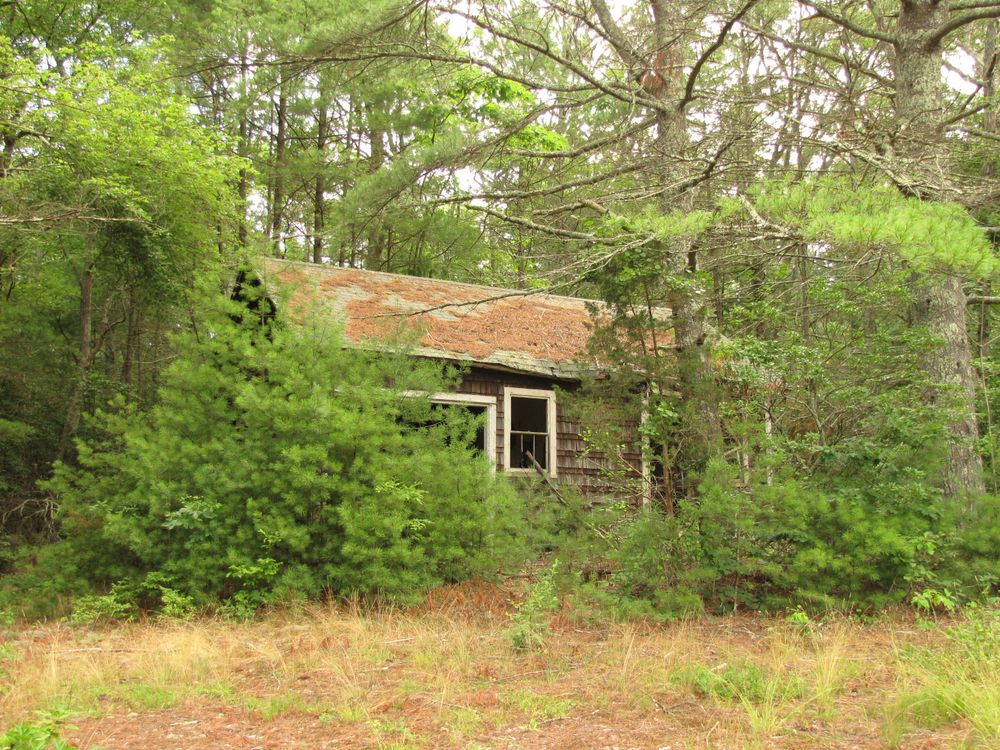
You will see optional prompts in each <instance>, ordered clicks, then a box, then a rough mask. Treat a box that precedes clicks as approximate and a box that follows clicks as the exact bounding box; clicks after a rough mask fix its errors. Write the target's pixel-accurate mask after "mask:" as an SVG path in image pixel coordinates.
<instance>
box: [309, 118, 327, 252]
mask: <svg viewBox="0 0 1000 750" xmlns="http://www.w3.org/2000/svg"><path fill="white" fill-rule="evenodd" d="M326 138H327V122H326V104H325V103H323V102H321V103H320V105H319V113H318V115H317V117H316V149H317V150H318V151H319V163H318V164H317V166H316V185H315V188H314V190H313V251H312V259H313V263H322V262H323V220H324V218H325V217H324V213H325V211H326Z"/></svg>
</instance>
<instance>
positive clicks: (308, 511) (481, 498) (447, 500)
mask: <svg viewBox="0 0 1000 750" xmlns="http://www.w3.org/2000/svg"><path fill="white" fill-rule="evenodd" d="M177 344H178V349H179V352H180V356H179V358H178V359H177V361H176V362H175V363H174V364H173V365H172V366H171V367H170V368H169V369H168V370H167V371H166V372H165V373H164V377H163V383H162V387H161V389H160V393H159V401H158V403H157V404H156V406H155V407H153V408H152V409H151V410H150V411H149V412H146V413H140V412H138V411H136V410H135V409H134V408H132V407H131V406H129V405H126V404H124V403H122V402H117V403H114V404H113V405H112V407H111V408H110V409H108V410H106V411H104V412H102V413H99V414H98V415H97V417H96V418H95V426H94V429H96V428H97V427H99V428H100V431H101V433H102V435H103V437H102V438H101V439H100V440H90V441H88V442H85V443H81V444H80V445H79V466H75V467H73V466H68V465H60V466H58V467H57V469H56V472H55V476H54V478H53V479H52V480H51V481H50V482H49V483H48V485H47V488H48V489H49V490H50V491H51V492H52V493H54V495H55V497H56V498H57V502H58V505H59V514H58V518H59V521H60V523H61V528H62V534H63V540H62V541H61V542H59V543H57V544H56V545H54V546H51V547H49V548H45V549H43V550H41V551H39V552H38V553H37V554H36V556H35V564H36V567H35V568H34V569H33V570H31V569H29V570H27V571H26V572H25V573H24V574H23V575H22V576H21V577H20V578H17V577H15V579H14V581H13V583H12V584H10V585H9V586H8V588H9V589H11V592H15V591H16V587H18V586H21V587H24V586H29V587H30V586H32V585H34V586H36V592H35V593H36V598H37V593H38V590H41V591H42V592H43V593H47V594H48V595H49V596H50V597H51V596H53V595H54V594H56V593H57V592H61V591H70V592H81V591H89V590H92V589H94V588H96V589H97V590H102V589H103V590H108V589H109V588H110V587H111V586H112V585H115V591H116V592H124V591H126V590H131V591H132V597H131V601H132V602H138V603H140V604H141V603H143V602H147V603H148V602H150V601H152V603H153V604H159V605H163V606H166V607H167V608H169V609H171V610H176V609H177V608H178V607H180V610H183V611H189V610H190V609H191V608H192V607H193V606H195V605H197V604H203V603H211V602H228V606H229V607H230V608H233V609H235V610H237V611H238V612H240V613H243V614H246V613H248V612H252V611H253V610H255V609H256V608H257V607H259V606H260V605H261V604H264V603H266V602H268V601H270V600H272V599H273V598H275V597H285V596H309V597H316V596H319V595H321V594H323V593H324V592H333V593H336V594H346V593H360V594H363V595H384V596H388V597H391V598H394V599H397V600H403V601H410V600H414V599H416V598H418V597H419V596H420V595H421V593H422V592H423V591H425V590H426V589H428V588H429V587H431V586H434V585H437V584H440V583H442V582H444V581H451V580H457V579H461V578H465V577H467V576H471V575H476V574H483V573H487V572H489V571H490V570H492V569H495V567H496V566H497V565H498V564H499V561H500V560H502V559H506V556H507V555H516V554H517V534H516V533H515V532H516V527H517V525H518V524H519V519H520V518H521V515H522V514H521V512H520V510H519V506H518V503H519V499H518V496H517V495H516V493H515V492H513V491H512V490H511V489H510V488H509V487H507V486H506V485H504V484H503V483H500V482H496V481H494V479H493V478H492V477H491V475H490V470H489V467H488V463H487V461H486V460H485V459H484V458H483V457H482V456H480V455H478V454H476V453H475V452H474V450H473V449H472V448H471V447H469V446H470V443H471V435H472V434H473V433H472V431H473V430H474V429H475V424H474V420H473V419H472V418H471V417H470V416H469V415H468V414H467V413H464V412H463V411H461V410H456V409H453V410H447V411H446V412H445V413H442V412H438V411H432V409H431V404H430V402H429V400H428V399H427V398H424V397H416V396H414V395H413V394H414V393H416V392H422V393H433V392H436V391H440V390H443V389H446V388H447V387H448V385H449V383H448V382H447V380H448V377H449V375H448V373H445V372H443V371H442V369H441V367H439V366H435V365H432V364H420V363H418V362H417V361H416V360H415V359H414V358H412V357H409V356H406V355H405V352H400V353H397V354H393V353H384V354H378V355H376V354H370V353H368V354H366V353H363V352H359V351H352V350H347V349H345V348H344V347H343V345H342V341H341V339H340V337H339V336H338V335H336V334H335V333H333V332H330V331H327V330H322V329H319V328H311V327H308V326H305V327H301V328H297V329H296V330H294V331H293V330H286V329H282V328H279V327H275V328H274V330H273V331H271V333H270V334H269V335H267V336H265V335H263V333H262V332H261V331H260V330H254V329H253V328H250V327H245V326H240V325H236V324H233V323H232V322H230V321H229V320H228V319H227V318H224V317H221V316H220V318H219V319H218V320H216V321H215V322H214V323H213V324H212V326H211V327H210V328H208V327H203V328H202V330H200V331H199V332H198V333H197V334H191V335H185V336H181V337H180V339H179V341H178V342H177ZM404 392H405V393H404ZM167 591H169V592H170V593H169V595H167V594H165V593H164V592H167ZM151 592H152V593H151ZM8 598H9V599H12V597H11V596H10V594H9V595H8ZM12 600H14V599H12ZM157 600H159V601H158V602H157ZM88 601H97V600H88ZM18 603H20V602H19V601H18Z"/></svg>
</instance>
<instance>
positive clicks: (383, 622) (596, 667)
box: [0, 607, 1000, 750]
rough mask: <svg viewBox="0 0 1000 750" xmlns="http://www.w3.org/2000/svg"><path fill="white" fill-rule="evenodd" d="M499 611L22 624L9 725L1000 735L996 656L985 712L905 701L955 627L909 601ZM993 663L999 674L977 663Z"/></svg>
mask: <svg viewBox="0 0 1000 750" xmlns="http://www.w3.org/2000/svg"><path fill="white" fill-rule="evenodd" d="M506 624H507V623H506V619H505V618H504V617H503V616H500V615H479V614H473V613H471V612H470V610H468V609H465V610H462V609H458V608H447V609H446V611H443V612H442V611H423V612H367V613H366V612H361V611H359V610H357V609H351V608H338V607H317V608H313V609H307V610H305V611H300V612H297V613H295V614H294V615H293V614H290V613H286V614H284V615H281V614H278V615H273V616H271V617H269V618H267V619H264V620H263V621H260V622H256V623H249V624H240V623H233V622H227V621H221V620H202V621H198V622H194V623H171V622H148V623H139V624H126V625H121V626H117V627H110V628H105V629H97V630H93V629H81V628H71V627H69V626H66V625H64V624H51V625H46V626H43V627H37V628H33V629H26V630H20V631H16V632H13V633H10V634H8V635H9V636H11V637H9V638H8V639H7V644H8V646H7V648H6V653H7V658H6V660H5V661H0V675H2V674H3V672H4V670H5V671H6V679H5V681H6V686H5V687H0V727H2V726H9V725H11V724H13V723H15V722H18V721H21V720H25V719H30V718H31V717H32V716H34V715H36V712H38V711H53V710H59V711H64V712H68V713H69V714H71V715H73V716H74V717H75V718H74V722H75V723H76V724H78V725H79V726H80V730H79V731H78V732H77V733H76V734H75V735H73V736H74V737H75V739H76V741H78V742H79V743H80V744H81V746H88V744H90V743H96V744H99V745H101V746H102V747H104V748H106V749H107V750H112V749H113V748H116V747H141V746H142V745H141V741H142V740H141V736H140V739H138V740H136V739H134V738H135V737H137V736H139V735H137V734H136V732H138V731H139V730H138V729H136V728H135V727H133V726H132V724H130V723H129V722H134V721H136V720H137V718H136V717H138V719H141V720H142V727H148V728H149V729H148V731H149V732H150V733H152V734H150V735H149V737H147V741H152V739H150V738H154V737H155V738H156V742H155V744H156V746H159V747H178V748H179V747H185V746H188V747H190V746H197V745H199V742H200V745H201V746H205V747H210V746H218V747H224V746H226V744H225V743H224V742H223V740H222V739H219V738H222V737H223V736H224V735H225V732H227V731H230V729H231V728H232V727H236V729H232V731H237V730H239V731H245V732H246V733H247V736H254V737H260V738H262V739H260V740H259V741H257V740H255V742H257V744H258V745H259V746H260V747H298V746H302V747H323V746H325V745H324V744H323V743H324V742H328V743H333V742H334V740H336V742H340V743H341V746H349V747H358V748H367V747H370V748H396V749H397V750H402V749H403V748H431V747H433V748H438V747H441V748H444V747H455V748H486V747H489V748H501V747H503V748H506V747H511V748H513V747H566V748H570V747H573V748H605V747H607V748H610V747H615V746H618V747H637V748H645V747H650V748H661V747H668V746H669V747H671V748H682V747H687V748H740V747H810V748H813V747H830V748H836V747H847V746H857V747H881V746H886V745H887V744H892V745H893V746H896V747H909V746H911V745H909V744H907V743H908V742H909V741H910V738H913V737H919V738H920V741H921V742H922V743H924V744H923V745H921V746H926V747H934V746H939V747H944V746H949V745H948V743H951V742H953V741H958V740H963V741H964V740H969V738H974V739H975V741H977V742H980V743H983V744H984V746H991V747H996V745H995V744H992V745H991V744H989V743H991V742H993V740H994V739H995V738H996V734H995V733H994V734H993V735H992V736H991V735H990V731H989V729H988V728H985V729H983V730H982V731H980V730H978V729H977V728H976V726H975V724H974V722H975V721H976V720H982V721H987V722H988V721H990V720H991V719H990V717H991V716H994V717H995V716H996V714H995V713H993V714H990V713H989V712H990V711H991V710H992V711H994V712H995V711H996V708H997V702H998V698H997V694H996V684H1000V676H998V675H997V674H996V672H995V667H994V671H993V672H991V673H989V674H986V673H983V674H982V675H980V674H979V673H975V674H973V675H972V676H971V677H969V686H967V687H968V690H967V692H966V693H965V694H964V695H965V696H966V698H965V699H964V700H966V701H967V702H968V701H972V700H978V701H980V703H981V705H980V704H977V705H978V706H979V707H978V708H977V709H976V714H975V717H973V718H970V717H969V716H964V715H952V714H948V715H946V716H944V718H943V719H942V721H940V722H939V723H938V724H937V725H936V726H932V727H928V726H925V725H924V724H920V723H919V722H914V721H913V720H912V710H911V709H912V702H911V703H906V700H907V699H906V696H910V695H913V694H915V693H916V691H918V688H920V689H923V688H925V687H926V684H925V683H926V680H927V675H928V674H929V672H928V671H927V670H925V671H924V672H921V673H920V675H922V677H920V678H919V679H918V677H917V676H915V675H916V674H917V673H916V672H914V670H915V669H917V667H915V666H914V664H916V662H914V661H913V660H909V661H907V658H906V657H904V656H903V655H902V654H901V650H900V644H901V643H910V644H912V643H915V642H916V643H918V644H919V645H920V647H921V648H923V649H924V650H925V652H926V653H944V652H942V651H940V649H944V648H946V647H947V645H948V643H949V642H948V640H947V639H945V638H943V637H940V636H939V635H936V634H933V633H927V632H923V631H920V630H918V629H916V628H915V627H914V626H913V625H912V623H908V622H906V621H890V622H886V623H884V624H881V625H860V624H857V623H852V622H848V621H843V622H838V623H833V624H825V625H823V626H822V627H817V628H813V629H811V630H809V631H808V632H800V631H799V630H796V629H795V628H794V627H792V626H790V625H788V624H787V623H784V622H781V621H777V620H766V619H762V618H753V617H740V618H720V619H704V620H700V621H696V622H688V623H678V624H674V625H670V626H664V627H653V626H647V625H643V624H621V625H619V624H609V625H607V626H606V627H604V628H596V629H593V628H590V629H583V630H581V629H576V628H574V627H573V626H572V625H566V624H563V625H560V626H558V627H556V628H555V629H554V630H553V631H552V632H551V634H550V635H549V637H548V639H547V641H546V645H545V647H544V648H543V649H542V650H540V651H534V652H527V653H522V652H517V651H514V650H512V649H511V647H510V645H509V644H508V642H507V641H506V639H505V638H504V636H503V630H504V627H505V626H506ZM936 649H937V650H936ZM0 653H2V652H0ZM908 670H909V671H908ZM990 675H992V676H997V677H998V680H997V683H996V684H994V685H993V686H989V685H979V684H978V683H976V680H980V679H983V678H991V679H992V677H990ZM920 679H923V680H924V682H920V681H919V680H920ZM0 684H2V683H0ZM970 696H971V697H970ZM963 705H964V704H963ZM908 712H909V713H908ZM901 717H904V718H905V719H906V720H905V721H904V718H901ZM213 722H214V723H213ZM189 725H190V726H191V727H196V728H198V730H199V731H200V732H202V734H201V735H198V736H199V737H201V738H202V739H201V740H200V741H197V742H196V741H194V740H193V739H192V738H191V737H187V736H186V735H184V734H183V731H187V730H186V729H184V727H188V726H189ZM164 727H174V729H172V730H171V731H170V732H166V731H165V729H164ZM177 727H180V729H178V728H177ZM241 727H242V728H241ZM182 730H183V731H182ZM142 731H147V730H145V729H144V730H142ZM191 731H194V730H193V729H192V730H191ZM213 732H214V734H213ZM254 733H256V734H254ZM173 735H176V736H177V737H178V739H177V741H176V743H175V744H170V743H171V741H169V737H170V736H173ZM272 735H273V736H272ZM125 736H129V737H132V738H133V740H130V741H134V742H139V743H140V744H128V742H126V741H125V740H123V739H122V738H123V737H125ZM225 736H228V735H225ZM208 737H215V738H216V739H214V740H211V741H210V740H209V739H206V738H208ZM116 738H117V739H116ZM164 738H168V739H164ZM929 738H930V739H931V740H934V741H940V743H943V744H938V745H935V744H934V743H933V742H931V744H927V741H928V739H929ZM956 738H957V739H956ZM185 743H186V744H185ZM297 743H299V744H297ZM234 746H235V745H234ZM329 746H331V747H332V746H334V745H333V744H330V745H329Z"/></svg>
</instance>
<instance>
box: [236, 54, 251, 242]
mask: <svg viewBox="0 0 1000 750" xmlns="http://www.w3.org/2000/svg"><path fill="white" fill-rule="evenodd" d="M249 76H250V62H249V60H248V59H247V51H246V45H245V40H244V48H243V50H242V52H241V53H240V106H241V109H240V137H239V145H238V148H239V155H240V157H241V159H242V161H241V162H240V176H239V185H238V188H237V192H238V194H239V199H240V206H239V228H238V230H237V237H238V239H239V243H240V247H242V248H245V247H246V246H247V208H248V203H247V197H248V195H249V192H250V174H249V171H248V170H247V166H246V159H247V158H248V157H249V155H250V114H249V108H250V105H249V104H248V103H247V96H248V95H249V91H248V88H249V87H248V81H247V79H248V78H249Z"/></svg>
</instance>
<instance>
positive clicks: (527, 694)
mask: <svg viewBox="0 0 1000 750" xmlns="http://www.w3.org/2000/svg"><path fill="white" fill-rule="evenodd" d="M500 702H501V703H503V704H504V705H506V706H508V707H510V708H515V709H517V710H518V711H521V712H522V713H525V714H527V716H528V727H529V728H530V729H537V728H538V725H539V724H540V723H541V722H543V721H552V720H553V719H565V718H566V717H567V716H569V712H570V711H572V710H573V707H574V706H575V705H576V703H575V702H574V701H572V700H570V699H568V698H558V697H556V696H552V695H543V694H540V693H535V692H532V691H530V690H515V691H514V692H512V693H508V694H507V695H505V696H503V697H502V698H501V699H500Z"/></svg>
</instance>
